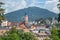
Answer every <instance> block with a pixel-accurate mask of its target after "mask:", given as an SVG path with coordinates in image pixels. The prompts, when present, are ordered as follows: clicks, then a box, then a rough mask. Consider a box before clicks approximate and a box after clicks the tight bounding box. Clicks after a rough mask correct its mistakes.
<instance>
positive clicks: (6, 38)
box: [1, 27, 37, 40]
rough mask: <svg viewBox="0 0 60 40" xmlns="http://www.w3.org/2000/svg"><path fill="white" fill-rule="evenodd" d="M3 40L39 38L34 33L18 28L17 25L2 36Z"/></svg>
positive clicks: (31, 39)
mask: <svg viewBox="0 0 60 40" xmlns="http://www.w3.org/2000/svg"><path fill="white" fill-rule="evenodd" d="M1 39H3V40H37V38H36V37H35V36H34V34H33V33H30V32H24V31H23V30H21V29H20V30H18V29H16V28H15V27H13V28H12V29H10V31H8V32H6V33H5V34H4V35H3V36H2V38H1Z"/></svg>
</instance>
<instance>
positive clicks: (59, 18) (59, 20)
mask: <svg viewBox="0 0 60 40" xmlns="http://www.w3.org/2000/svg"><path fill="white" fill-rule="evenodd" d="M58 22H60V13H59V15H58Z"/></svg>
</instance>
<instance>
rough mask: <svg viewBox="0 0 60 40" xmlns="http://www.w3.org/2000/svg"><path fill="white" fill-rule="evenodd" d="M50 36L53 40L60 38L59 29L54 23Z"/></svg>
mask: <svg viewBox="0 0 60 40" xmlns="http://www.w3.org/2000/svg"><path fill="white" fill-rule="evenodd" d="M50 38H51V39H52V40H60V39H59V37H58V29H57V27H56V26H55V25H53V27H52V30H51V36H50Z"/></svg>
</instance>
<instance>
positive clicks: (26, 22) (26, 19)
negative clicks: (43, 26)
mask: <svg viewBox="0 0 60 40" xmlns="http://www.w3.org/2000/svg"><path fill="white" fill-rule="evenodd" d="M24 21H25V24H28V15H27V13H25V16H24Z"/></svg>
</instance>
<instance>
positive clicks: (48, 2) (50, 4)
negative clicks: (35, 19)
mask: <svg viewBox="0 0 60 40" xmlns="http://www.w3.org/2000/svg"><path fill="white" fill-rule="evenodd" d="M0 2H4V3H5V5H4V6H3V7H4V8H5V13H9V12H13V11H16V10H19V9H24V8H28V7H34V6H36V7H39V8H44V9H47V10H50V11H52V12H55V13H57V14H58V8H57V4H58V0H0Z"/></svg>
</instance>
